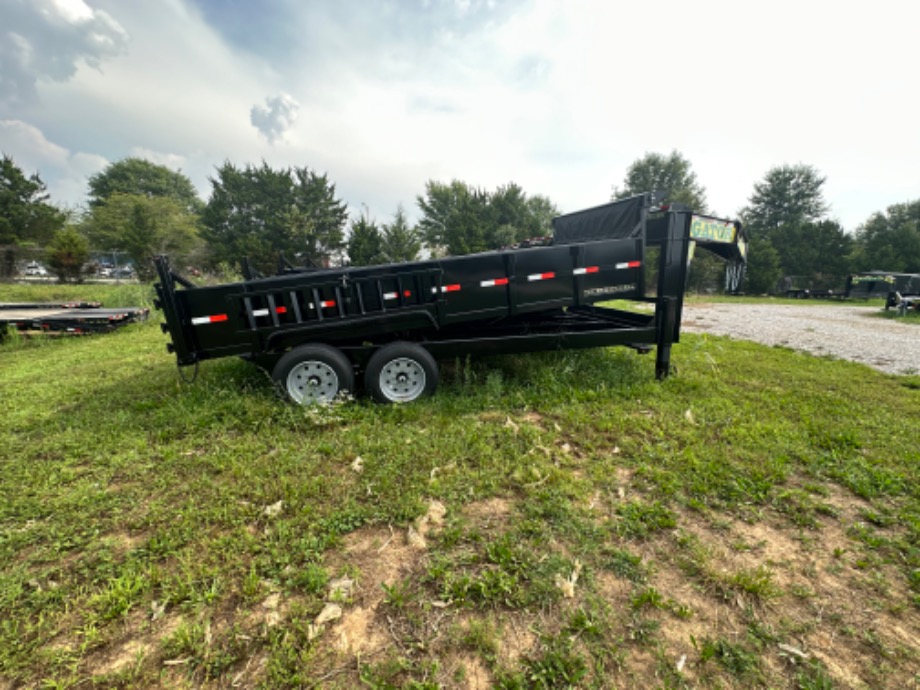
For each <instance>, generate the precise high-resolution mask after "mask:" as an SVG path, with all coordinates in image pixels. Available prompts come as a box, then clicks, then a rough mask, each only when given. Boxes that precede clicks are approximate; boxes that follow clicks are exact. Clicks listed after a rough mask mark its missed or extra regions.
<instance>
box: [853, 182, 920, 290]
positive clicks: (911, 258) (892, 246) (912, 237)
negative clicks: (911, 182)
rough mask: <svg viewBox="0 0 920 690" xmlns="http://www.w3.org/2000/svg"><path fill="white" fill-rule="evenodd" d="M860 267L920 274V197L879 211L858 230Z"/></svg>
mask: <svg viewBox="0 0 920 690" xmlns="http://www.w3.org/2000/svg"><path fill="white" fill-rule="evenodd" d="M856 241H857V244H858V248H857V251H856V262H857V265H858V268H859V270H862V271H871V270H880V271H891V272H893V273H920V199H917V200H915V201H910V202H907V203H903V204H894V205H892V206H889V207H888V208H887V209H886V210H885V212H884V213H875V214H873V215H872V217H870V218H869V220H867V221H866V222H865V223H864V224H863V225H861V226H860V227H859V228H858V229H857V231H856Z"/></svg>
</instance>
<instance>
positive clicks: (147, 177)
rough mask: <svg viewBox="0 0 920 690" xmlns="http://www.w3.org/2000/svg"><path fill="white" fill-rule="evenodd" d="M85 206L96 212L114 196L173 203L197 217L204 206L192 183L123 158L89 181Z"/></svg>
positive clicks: (140, 161) (173, 173) (148, 164)
mask: <svg viewBox="0 0 920 690" xmlns="http://www.w3.org/2000/svg"><path fill="white" fill-rule="evenodd" d="M88 184H89V191H88V197H89V205H90V208H91V209H92V208H96V207H97V206H101V205H102V204H104V203H105V202H106V201H107V200H108V199H109V197H111V196H112V195H114V194H135V195H138V196H147V197H166V198H170V199H174V200H175V201H176V202H178V203H179V204H180V205H181V206H183V207H184V208H185V210H186V211H188V212H190V213H200V212H201V210H202V209H203V208H204V202H202V200H201V199H200V198H199V197H198V192H197V191H196V190H195V186H194V185H193V184H192V181H191V180H190V179H189V178H188V177H186V176H185V175H184V174H182V173H181V172H178V171H175V170H170V169H169V168H167V167H166V166H165V165H159V164H157V163H151V162H150V161H148V160H144V159H143V158H124V159H122V160H120V161H116V162H115V163H111V164H109V165H108V166H107V167H106V169H105V170H103V171H102V172H99V173H96V174H95V175H92V176H91V177H90V178H89V183H88Z"/></svg>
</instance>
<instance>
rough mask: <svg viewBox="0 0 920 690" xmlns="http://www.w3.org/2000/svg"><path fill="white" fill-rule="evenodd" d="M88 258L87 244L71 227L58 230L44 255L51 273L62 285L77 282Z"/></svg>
mask: <svg viewBox="0 0 920 690" xmlns="http://www.w3.org/2000/svg"><path fill="white" fill-rule="evenodd" d="M88 258H89V242H87V240H86V238H85V237H84V236H83V235H82V234H80V233H79V232H78V231H77V229H76V228H75V227H73V226H70V227H67V228H64V229H63V230H59V231H58V232H57V234H56V235H55V236H54V239H53V240H51V244H50V245H49V246H48V249H47V251H46V253H45V261H46V263H47V264H48V267H49V268H50V269H51V272H52V273H54V274H55V275H57V277H58V280H60V281H61V282H62V283H66V282H70V281H73V282H79V281H80V280H81V279H82V276H83V266H84V264H86V260H87V259H88Z"/></svg>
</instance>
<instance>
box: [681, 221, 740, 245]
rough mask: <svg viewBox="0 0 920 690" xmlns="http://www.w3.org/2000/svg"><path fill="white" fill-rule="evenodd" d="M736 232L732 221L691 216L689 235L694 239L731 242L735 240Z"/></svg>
mask: <svg viewBox="0 0 920 690" xmlns="http://www.w3.org/2000/svg"><path fill="white" fill-rule="evenodd" d="M737 232H738V230H737V228H735V224H734V223H726V222H724V221H721V220H712V219H711V218H700V217H699V216H693V220H692V221H691V222H690V237H691V238H693V239H695V240H704V241H708V242H724V243H726V244H731V243H732V242H734V241H735V235H736V233H737Z"/></svg>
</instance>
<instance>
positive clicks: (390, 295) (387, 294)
mask: <svg viewBox="0 0 920 690" xmlns="http://www.w3.org/2000/svg"><path fill="white" fill-rule="evenodd" d="M397 297H399V295H398V294H397V293H395V292H384V293H383V299H396V298H397Z"/></svg>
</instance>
